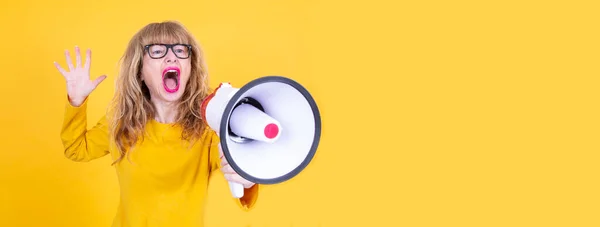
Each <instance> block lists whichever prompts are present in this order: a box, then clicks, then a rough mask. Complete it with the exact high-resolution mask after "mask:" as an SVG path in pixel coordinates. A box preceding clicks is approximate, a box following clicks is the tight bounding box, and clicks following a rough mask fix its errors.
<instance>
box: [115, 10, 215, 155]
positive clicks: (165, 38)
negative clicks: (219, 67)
mask: <svg viewBox="0 0 600 227" xmlns="http://www.w3.org/2000/svg"><path fill="white" fill-rule="evenodd" d="M166 42H177V43H185V44H190V45H191V46H192V53H191V74H190V78H189V80H188V82H187V84H186V87H185V91H184V93H183V96H182V97H181V99H180V101H179V103H178V105H177V109H178V115H177V117H176V124H178V125H180V126H181V127H182V129H183V132H182V135H181V136H182V139H183V140H185V141H189V142H191V143H193V142H194V141H195V140H197V139H199V138H200V137H201V136H202V134H203V132H204V130H205V128H206V125H205V124H204V121H203V120H202V117H201V115H200V106H201V104H202V101H203V99H204V98H205V97H206V96H207V95H208V94H209V92H210V88H209V87H208V73H207V67H206V63H205V60H204V55H203V52H202V49H201V47H200V45H199V44H198V42H197V41H196V39H195V38H194V37H193V36H192V34H191V33H190V32H189V31H188V30H187V28H185V27H184V26H183V25H182V24H181V23H179V22H176V21H164V22H160V23H151V24H148V25H146V26H144V27H143V28H142V29H140V30H139V31H138V32H137V33H136V34H135V35H134V36H133V37H132V38H131V40H130V41H129V44H128V46H127V49H126V50H125V53H124V55H123V56H122V57H121V59H120V62H119V63H120V71H119V75H118V78H117V81H116V89H115V96H114V98H113V100H112V105H111V109H110V111H109V112H110V114H109V115H110V121H109V122H110V123H109V126H110V127H109V132H110V136H111V141H112V142H113V143H114V145H115V146H116V148H117V149H118V151H119V152H120V157H119V158H118V159H117V160H115V161H114V162H113V164H115V163H117V162H119V161H120V160H121V159H122V158H123V157H124V156H125V155H126V153H127V152H128V150H131V149H132V148H133V147H134V145H135V144H136V143H137V142H138V141H140V140H143V138H144V130H145V128H144V127H145V126H146V123H147V122H148V121H149V120H152V119H154V117H155V114H156V113H155V109H154V106H153V105H152V103H151V102H150V93H149V91H148V87H147V86H146V85H145V83H144V82H143V81H142V77H141V69H142V62H143V57H144V54H145V50H144V46H145V45H148V44H152V43H166Z"/></svg>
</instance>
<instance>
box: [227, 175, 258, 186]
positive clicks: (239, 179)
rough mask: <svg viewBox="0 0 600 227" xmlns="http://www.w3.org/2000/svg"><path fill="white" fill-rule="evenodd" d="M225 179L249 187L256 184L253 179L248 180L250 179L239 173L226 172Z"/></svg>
mask: <svg viewBox="0 0 600 227" xmlns="http://www.w3.org/2000/svg"><path fill="white" fill-rule="evenodd" d="M225 179H226V180H227V181H231V182H235V183H239V184H242V185H244V188H249V187H252V185H254V183H252V182H251V181H248V180H246V179H244V178H242V177H241V176H240V175H238V174H225Z"/></svg>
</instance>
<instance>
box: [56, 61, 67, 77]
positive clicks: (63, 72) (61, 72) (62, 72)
mask: <svg viewBox="0 0 600 227" xmlns="http://www.w3.org/2000/svg"><path fill="white" fill-rule="evenodd" d="M54 66H55V67H56V69H58V71H59V72H60V74H62V75H63V77H65V79H66V78H67V71H65V69H63V68H62V67H60V65H59V64H58V62H54Z"/></svg>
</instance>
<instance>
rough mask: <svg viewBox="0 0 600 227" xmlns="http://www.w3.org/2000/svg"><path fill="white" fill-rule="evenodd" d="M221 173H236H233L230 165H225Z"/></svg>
mask: <svg viewBox="0 0 600 227" xmlns="http://www.w3.org/2000/svg"><path fill="white" fill-rule="evenodd" d="M221 172H223V173H224V174H234V173H236V172H235V171H233V168H231V166H230V165H229V164H227V165H224V166H223V167H221Z"/></svg>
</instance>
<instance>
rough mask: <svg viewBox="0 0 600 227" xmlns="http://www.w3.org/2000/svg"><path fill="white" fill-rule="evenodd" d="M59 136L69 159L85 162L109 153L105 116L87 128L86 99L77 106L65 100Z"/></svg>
mask: <svg viewBox="0 0 600 227" xmlns="http://www.w3.org/2000/svg"><path fill="white" fill-rule="evenodd" d="M60 136H61V140H62V144H63V146H64V155H65V157H67V158H68V159H70V160H73V161H77V162H87V161H91V160H93V159H97V158H100V157H103V156H105V155H107V154H108V153H109V149H108V141H109V137H108V126H107V123H106V116H103V117H102V118H101V119H100V120H99V121H98V122H97V123H96V125H95V126H93V127H92V128H91V129H89V130H88V128H87V99H86V100H85V101H84V103H83V104H81V106H78V107H76V106H72V105H71V104H70V103H69V102H68V101H67V104H66V107H65V115H64V121H63V125H62V129H61V134H60Z"/></svg>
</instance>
